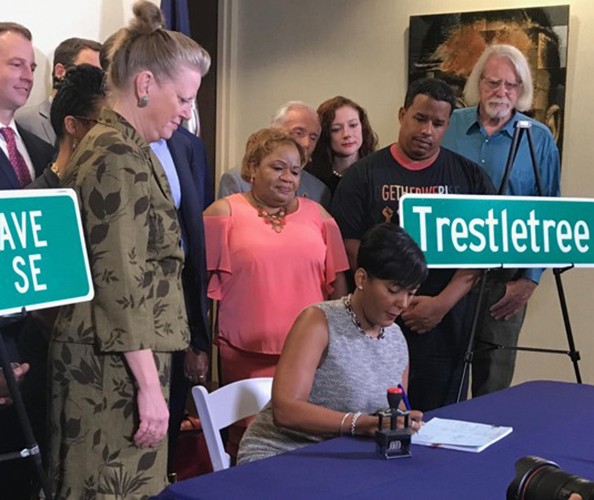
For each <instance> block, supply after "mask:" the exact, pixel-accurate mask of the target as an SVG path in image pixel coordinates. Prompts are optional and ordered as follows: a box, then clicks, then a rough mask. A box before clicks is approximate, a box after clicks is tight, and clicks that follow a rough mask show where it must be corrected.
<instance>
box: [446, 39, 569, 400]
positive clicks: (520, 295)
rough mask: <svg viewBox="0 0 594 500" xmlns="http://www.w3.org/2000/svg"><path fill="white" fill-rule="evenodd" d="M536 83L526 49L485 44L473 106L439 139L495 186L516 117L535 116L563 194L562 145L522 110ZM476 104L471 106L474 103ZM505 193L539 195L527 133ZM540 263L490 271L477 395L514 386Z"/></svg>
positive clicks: (547, 190)
mask: <svg viewBox="0 0 594 500" xmlns="http://www.w3.org/2000/svg"><path fill="white" fill-rule="evenodd" d="M533 93H534V92H533V82H532V75H531V72H530V66H529V64H528V62H527V60H526V58H525V57H524V55H523V54H522V53H521V52H520V51H519V50H518V49H517V48H515V47H513V46H511V45H492V46H490V47H488V48H487V49H486V50H485V51H484V52H483V54H482V55H481V57H480V58H479V60H478V62H477V63H476V65H475V66H474V69H473V70H472V73H471V74H470V76H469V78H468V80H467V82H466V87H465V89H464V96H465V98H466V102H467V103H468V104H471V105H472V106H471V107H468V108H464V109H459V110H456V111H455V112H454V114H453V115H452V118H451V121H450V126H449V128H448V130H447V132H446V135H445V137H444V139H443V142H442V145H443V146H444V147H446V148H449V149H451V150H453V151H455V152H457V153H459V154H461V155H463V156H466V157H467V158H468V159H470V160H472V161H474V162H476V163H478V164H479V165H480V166H481V167H483V168H484V169H485V170H486V171H487V173H488V174H489V176H490V177H491V179H492V181H493V184H495V187H496V188H498V187H499V186H500V185H501V182H502V180H503V176H504V173H505V166H506V161H507V157H508V154H509V151H510V148H511V144H512V138H513V135H514V130H515V127H516V123H517V122H518V121H520V120H526V121H529V122H530V123H531V135H532V142H533V144H534V150H535V153H536V160H537V162H538V169H539V172H540V178H541V182H542V193H540V194H542V195H543V196H559V194H560V188H559V178H560V165H559V151H558V149H557V145H556V144H555V140H554V138H553V136H552V134H551V132H550V131H549V129H548V128H547V127H546V126H545V125H543V124H542V123H540V122H537V121H536V120H533V119H532V118H530V117H528V116H526V115H525V114H523V113H521V111H528V110H530V109H531V107H532V104H533V103H532V101H533ZM473 104H474V105H473ZM504 194H506V195H514V196H537V195H538V194H539V192H538V188H537V182H536V179H535V175H534V170H533V166H532V160H531V157H530V149H529V145H528V141H527V139H525V140H522V141H521V143H520V146H519V149H518V152H517V155H516V159H515V161H514V164H513V169H512V172H511V175H510V177H509V181H508V184H507V187H506V190H505V193H504ZM543 271H544V270H543V269H522V270H517V269H501V270H498V271H494V272H491V273H489V275H488V281H487V288H486V295H485V299H484V302H483V307H482V310H481V315H480V319H479V323H478V329H477V337H476V342H477V343H476V348H477V352H476V353H475V355H474V361H473V367H472V394H473V396H479V395H481V394H486V393H489V392H493V391H496V390H499V389H504V388H506V387H509V386H510V384H511V381H512V377H513V372H514V366H515V360H516V351H515V350H513V349H511V350H508V349H490V348H491V347H493V345H494V344H495V345H504V346H510V347H515V346H517V342H518V337H519V334H520V329H521V328H522V323H523V322H524V316H525V313H526V304H527V302H528V300H529V299H530V297H531V296H532V293H533V292H534V290H535V289H536V287H537V285H538V282H539V280H540V277H541V275H542V273H543Z"/></svg>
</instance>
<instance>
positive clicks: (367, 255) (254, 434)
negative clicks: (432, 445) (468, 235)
mask: <svg viewBox="0 0 594 500" xmlns="http://www.w3.org/2000/svg"><path fill="white" fill-rule="evenodd" d="M426 275H427V266H426V263H425V258H424V257H423V253H422V252H421V250H420V249H419V247H418V246H417V245H416V243H415V242H414V241H413V240H412V239H411V238H410V236H408V234H406V233H405V232H404V230H403V229H401V228H400V227H398V226H396V225H393V224H381V225H379V226H376V227H374V228H372V229H371V230H370V231H368V232H367V234H366V235H364V236H363V239H362V240H361V247H360V249H359V254H358V268H357V270H356V271H355V276H354V277H355V284H356V289H355V291H354V293H353V294H352V295H348V296H347V297H343V298H342V299H339V300H334V301H328V302H322V303H320V304H317V305H315V306H312V307H308V308H307V309H305V310H304V311H303V312H302V313H301V314H300V315H299V317H298V318H297V320H296V321H295V323H294V324H293V327H292V328H291V331H290V332H289V335H288V337H287V340H286V342H285V345H284V347H283V351H282V354H281V357H280V360H279V363H278V366H277V369H276V374H275V378H274V384H273V387H272V401H271V402H270V403H268V405H266V406H265V407H264V409H263V410H262V411H261V412H260V413H259V414H258V415H257V416H256V418H255V420H254V421H253V423H252V424H251V426H250V427H248V430H247V432H246V433H245V435H244V437H243V440H242V441H241V444H240V449H239V455H238V463H245V462H251V461H255V460H259V459H261V458H266V457H269V456H273V455H276V454H278V453H284V452H287V451H291V450H293V449H296V448H299V447H302V446H306V445H308V444H311V443H314V442H318V441H322V440H324V439H328V438H330V437H333V436H336V435H340V434H351V435H364V436H372V435H373V434H374V433H375V431H376V430H377V426H378V417H377V416H373V415H371V414H372V413H374V412H376V411H377V410H378V409H381V408H385V407H386V406H387V401H386V389H387V388H388V387H391V386H396V385H398V384H402V385H403V386H404V387H406V385H407V378H408V348H407V346H406V341H405V339H404V336H403V335H402V332H401V331H400V328H399V327H398V326H397V325H396V324H395V323H394V321H395V319H396V318H397V317H398V316H399V315H400V313H401V312H402V311H403V310H404V309H406V307H407V306H408V304H409V302H410V300H411V298H412V297H413V295H414V294H415V292H416V290H417V288H418V286H419V285H420V283H421V282H422V281H423V280H424V279H425V277H426ZM411 417H412V419H411V423H410V427H411V429H412V430H413V431H416V430H418V428H419V426H420V425H421V419H422V413H421V412H418V411H413V412H411Z"/></svg>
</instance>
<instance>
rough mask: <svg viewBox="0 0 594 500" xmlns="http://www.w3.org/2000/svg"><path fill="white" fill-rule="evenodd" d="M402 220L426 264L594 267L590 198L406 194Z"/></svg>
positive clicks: (593, 220)
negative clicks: (423, 254)
mask: <svg viewBox="0 0 594 500" xmlns="http://www.w3.org/2000/svg"><path fill="white" fill-rule="evenodd" d="M399 215H400V223H401V225H402V227H404V229H406V231H407V232H408V233H409V234H410V235H411V236H412V237H413V239H414V240H415V241H416V242H417V243H418V244H419V246H420V247H421V250H423V252H424V253H425V257H426V259H427V263H428V265H429V267H434V268H487V267H518V268H526V267H566V266H571V265H574V266H576V267H579V266H581V267H592V266H594V244H593V241H592V238H593V235H594V200H593V199H585V198H545V197H524V196H477V195H429V196H427V195H414V194H413V195H405V196H403V197H402V198H401V200H400V209H399Z"/></svg>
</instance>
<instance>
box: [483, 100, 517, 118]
mask: <svg viewBox="0 0 594 500" xmlns="http://www.w3.org/2000/svg"><path fill="white" fill-rule="evenodd" d="M484 112H485V114H486V115H487V116H488V117H489V118H490V119H492V120H502V119H504V118H508V117H509V116H510V115H511V112H512V107H511V103H510V102H509V100H508V99H491V100H490V101H488V102H487V104H486V106H485V109H484Z"/></svg>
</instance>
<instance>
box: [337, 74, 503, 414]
mask: <svg viewBox="0 0 594 500" xmlns="http://www.w3.org/2000/svg"><path fill="white" fill-rule="evenodd" d="M454 102H455V98H454V95H453V93H452V91H451V89H450V87H449V86H448V85H447V84H446V83H445V82H443V81H441V80H438V79H423V80H418V81H416V82H414V83H413V84H412V85H411V86H410V88H409V89H408V92H407V94H406V98H405V102H404V107H402V108H401V109H400V111H399V114H398V118H399V122H400V132H399V135H398V142H396V143H395V144H392V145H391V146H389V147H387V148H384V149H381V150H380V151H378V152H376V153H373V154H371V155H369V156H366V157H365V158H363V159H361V160H359V161H358V162H356V163H355V164H354V165H353V166H351V168H349V170H348V171H347V172H346V174H345V175H344V177H343V179H342V181H341V182H340V184H339V185H338V188H337V190H336V193H335V195H334V198H333V201H332V215H333V216H334V218H335V219H336V221H337V222H338V225H339V226H340V229H341V232H342V236H343V238H344V243H345V247H346V250H347V254H348V257H349V262H350V264H351V268H352V269H353V270H354V269H356V256H357V251H358V249H359V244H360V240H361V236H362V235H363V234H364V233H365V231H367V230H368V229H369V228H371V227H373V226H374V225H375V224H378V223H381V222H385V221H389V222H394V223H398V201H399V200H400V197H401V196H403V195H404V194H406V193H427V194H494V193H495V189H494V187H493V184H492V183H491V181H490V179H489V177H488V176H487V175H486V174H485V173H484V172H483V171H482V170H481V169H480V167H479V166H478V165H476V164H475V163H473V162H471V161H470V160H467V159H466V158H464V157H462V156H460V155H458V154H456V153H454V152H452V151H449V150H447V149H443V148H441V147H440V143H441V139H442V138H443V136H444V134H445V131H446V129H447V126H448V124H449V120H450V116H451V114H452V111H453V109H454ZM478 277H479V273H478V271H474V270H468V269H459V270H456V269H433V270H431V271H430V273H429V277H428V278H427V280H426V281H425V282H424V283H423V285H422V286H421V288H420V290H419V292H418V294H417V296H416V297H414V298H413V299H412V300H411V302H410V304H409V305H408V307H407V308H406V310H405V312H403V314H402V316H401V318H400V319H399V320H398V323H399V324H400V326H401V327H402V330H403V332H404V334H405V336H406V339H407V341H408V346H409V352H410V369H409V394H410V400H411V404H412V405H413V407H414V408H415V409H419V410H423V411H427V410H431V409H433V408H437V407H440V406H444V405H446V404H449V403H453V402H455V400H456V396H457V391H458V386H459V383H460V379H461V375H462V367H463V362H464V359H463V358H464V352H465V349H466V345H467V342H468V335H469V333H470V326H471V321H472V313H473V310H474V307H473V306H474V304H473V303H472V302H473V301H472V298H471V297H469V296H468V295H467V294H468V292H469V291H470V290H471V288H472V287H473V286H474V284H475V283H476V280H477V278H478ZM387 285H388V284H387ZM386 290H387V292H386V293H390V290H393V287H388V286H386ZM355 313H356V314H357V311H355ZM357 316H358V319H359V321H360V322H361V323H362V324H363V327H366V326H367V327H370V326H373V324H372V323H373V318H363V317H361V316H360V315H359V314H357Z"/></svg>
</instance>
